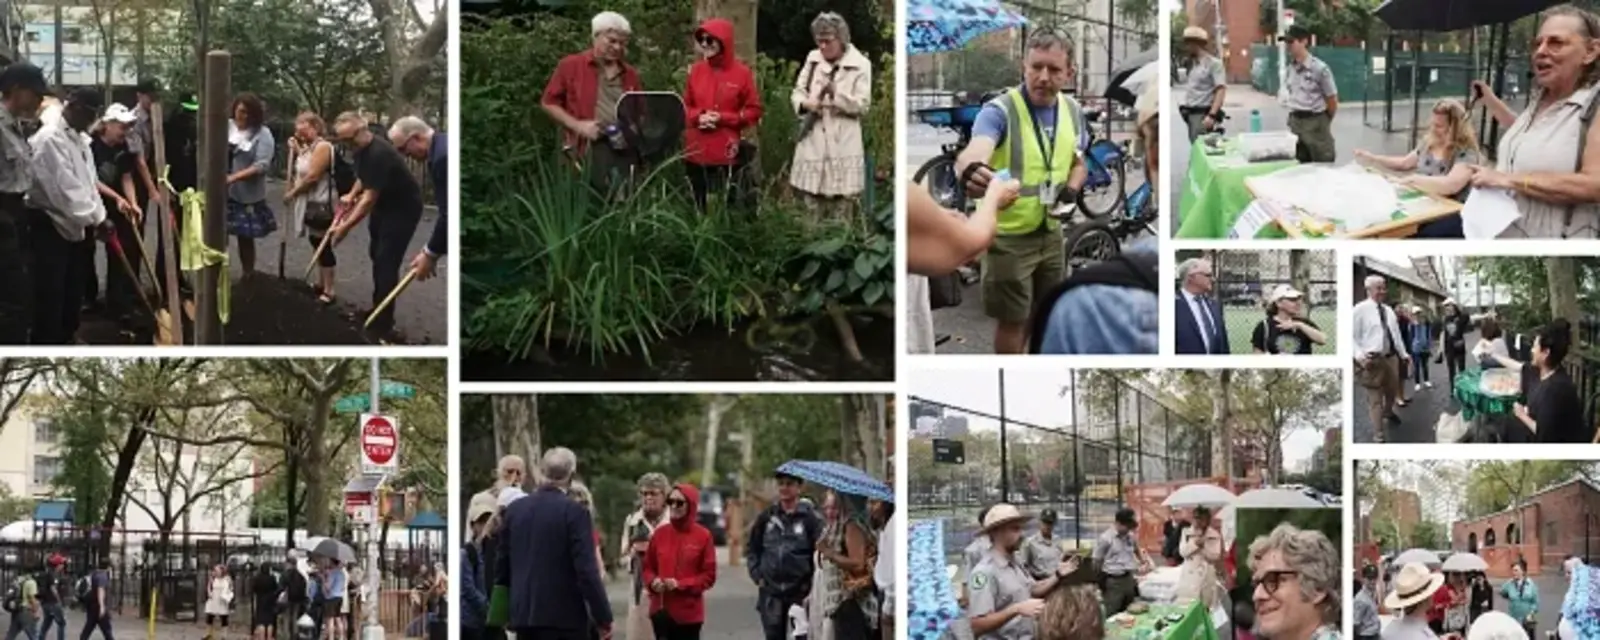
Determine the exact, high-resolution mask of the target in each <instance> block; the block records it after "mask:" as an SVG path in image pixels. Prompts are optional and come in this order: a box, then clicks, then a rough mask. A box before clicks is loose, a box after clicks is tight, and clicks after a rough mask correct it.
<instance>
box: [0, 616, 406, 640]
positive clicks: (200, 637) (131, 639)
mask: <svg viewBox="0 0 1600 640" xmlns="http://www.w3.org/2000/svg"><path fill="white" fill-rule="evenodd" d="M83 622H84V614H83V612H81V611H68V612H67V633H66V638H65V640H77V638H78V637H79V636H78V634H79V633H80V632H81V631H82V630H83ZM7 624H9V619H8V622H7ZM239 624H240V622H238V621H234V628H233V629H232V630H230V631H229V632H228V633H227V634H225V635H222V636H221V637H219V638H218V639H217V640H248V639H249V638H250V635H249V634H248V633H245V631H244V629H243V628H242V627H240V626H239ZM111 632H112V634H114V635H115V636H116V637H117V638H120V639H122V640H137V639H140V638H143V639H145V640H204V639H205V637H206V628H205V625H204V624H203V621H202V623H200V624H195V623H184V622H157V623H156V626H155V635H153V636H152V635H150V627H149V623H147V622H146V621H145V620H144V619H142V618H139V617H137V616H133V615H121V616H113V617H112V619H111ZM404 636H405V634H404V632H403V630H400V629H391V630H389V633H388V638H389V640H399V639H400V638H403V637H404ZM17 637H18V638H22V637H24V636H21V635H19V636H17ZM91 637H93V638H95V639H96V640H99V639H100V634H99V632H96V633H95V634H94V635H93V636H91ZM39 640H58V636H57V635H56V630H55V628H54V625H52V628H51V629H50V635H49V636H48V637H40V638H39ZM106 640H110V639H109V638H108V639H106ZM357 640H359V636H358V638H357Z"/></svg>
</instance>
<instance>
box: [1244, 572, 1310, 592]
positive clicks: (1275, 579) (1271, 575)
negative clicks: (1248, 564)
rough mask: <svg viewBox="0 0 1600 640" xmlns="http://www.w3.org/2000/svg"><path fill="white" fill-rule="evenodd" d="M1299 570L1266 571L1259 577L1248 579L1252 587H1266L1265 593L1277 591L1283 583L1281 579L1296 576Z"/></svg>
mask: <svg viewBox="0 0 1600 640" xmlns="http://www.w3.org/2000/svg"><path fill="white" fill-rule="evenodd" d="M1299 575H1300V572H1299V571H1268V572H1266V574H1264V575H1262V576H1261V577H1259V578H1256V579H1254V580H1251V581H1250V585H1251V586H1252V587H1261V588H1264V589H1266V591H1267V595H1269V596H1270V595H1273V594H1276V593H1278V587H1280V586H1282V585H1283V579H1284V578H1285V577H1288V576H1295V577H1298V576H1299Z"/></svg>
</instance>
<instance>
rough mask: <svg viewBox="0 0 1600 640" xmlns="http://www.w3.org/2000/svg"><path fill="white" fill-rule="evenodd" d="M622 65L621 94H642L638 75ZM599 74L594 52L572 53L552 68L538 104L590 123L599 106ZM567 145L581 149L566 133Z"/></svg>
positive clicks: (573, 136) (626, 65)
mask: <svg viewBox="0 0 1600 640" xmlns="http://www.w3.org/2000/svg"><path fill="white" fill-rule="evenodd" d="M621 64H622V75H621V76H620V78H621V79H622V91H623V92H624V93H626V92H629V91H642V90H643V88H644V87H643V85H642V84H640V82H639V72H638V70H636V69H634V68H633V67H632V66H630V65H629V64H628V63H626V62H624V63H621ZM600 84H601V83H600V73H599V70H598V69H596V66H595V59H594V52H593V51H584V52H582V53H575V54H572V55H570V56H567V57H566V58H563V59H562V60H561V63H560V64H558V65H556V70H555V72H554V73H552V74H551V75H550V82H549V83H548V84H546V85H545V88H544V95H543V96H542V97H541V98H540V100H539V102H540V104H546V105H550V106H555V107H560V108H561V110H563V111H566V112H567V114H568V115H571V116H572V117H574V118H577V119H578V120H594V119H596V118H597V117H598V116H599V115H600V114H599V112H597V111H596V110H595V107H596V105H598V104H599V96H600ZM567 143H568V144H571V145H574V146H577V147H581V146H582V143H581V142H580V140H579V139H578V138H577V136H576V135H575V134H573V133H572V132H570V131H569V132H567Z"/></svg>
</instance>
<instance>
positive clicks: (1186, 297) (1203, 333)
mask: <svg viewBox="0 0 1600 640" xmlns="http://www.w3.org/2000/svg"><path fill="white" fill-rule="evenodd" d="M1179 291H1180V292H1182V293H1183V301H1184V302H1187V303H1189V313H1193V314H1194V321H1195V322H1196V323H1198V324H1199V325H1200V338H1201V339H1202V340H1205V343H1206V353H1212V349H1211V341H1212V340H1215V339H1216V331H1217V321H1218V320H1219V318H1215V317H1212V315H1211V305H1209V304H1206V301H1205V299H1203V298H1201V297H1200V296H1197V295H1195V294H1192V293H1189V290H1188V289H1179Z"/></svg>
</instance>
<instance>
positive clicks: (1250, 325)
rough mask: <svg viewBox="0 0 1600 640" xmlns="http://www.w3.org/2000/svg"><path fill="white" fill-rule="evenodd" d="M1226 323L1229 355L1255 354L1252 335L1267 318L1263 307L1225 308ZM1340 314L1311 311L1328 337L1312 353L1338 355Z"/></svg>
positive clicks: (1320, 309)
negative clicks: (1325, 341) (1324, 342)
mask: <svg viewBox="0 0 1600 640" xmlns="http://www.w3.org/2000/svg"><path fill="white" fill-rule="evenodd" d="M1222 313H1223V318H1224V321H1225V322H1227V323H1228V346H1229V347H1230V351H1229V353H1232V354H1234V355H1248V354H1251V353H1255V351H1254V350H1253V349H1251V347H1250V334H1251V333H1253V332H1254V331H1255V330H1256V325H1257V324H1259V323H1260V322H1261V321H1262V320H1264V319H1265V318H1266V314H1265V313H1264V312H1263V311H1262V310H1261V307H1243V306H1230V307H1225V308H1223V311H1222ZM1338 317H1339V313H1338V311H1337V310H1335V309H1334V308H1332V307H1316V308H1313V309H1312V310H1311V321H1312V322H1313V323H1316V325H1317V326H1318V327H1321V328H1322V333H1323V334H1325V335H1327V336H1328V343H1327V344H1321V345H1313V346H1312V350H1311V353H1313V354H1316V355H1319V356H1331V355H1334V354H1335V353H1338V339H1339V327H1338V326H1337V323H1338Z"/></svg>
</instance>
